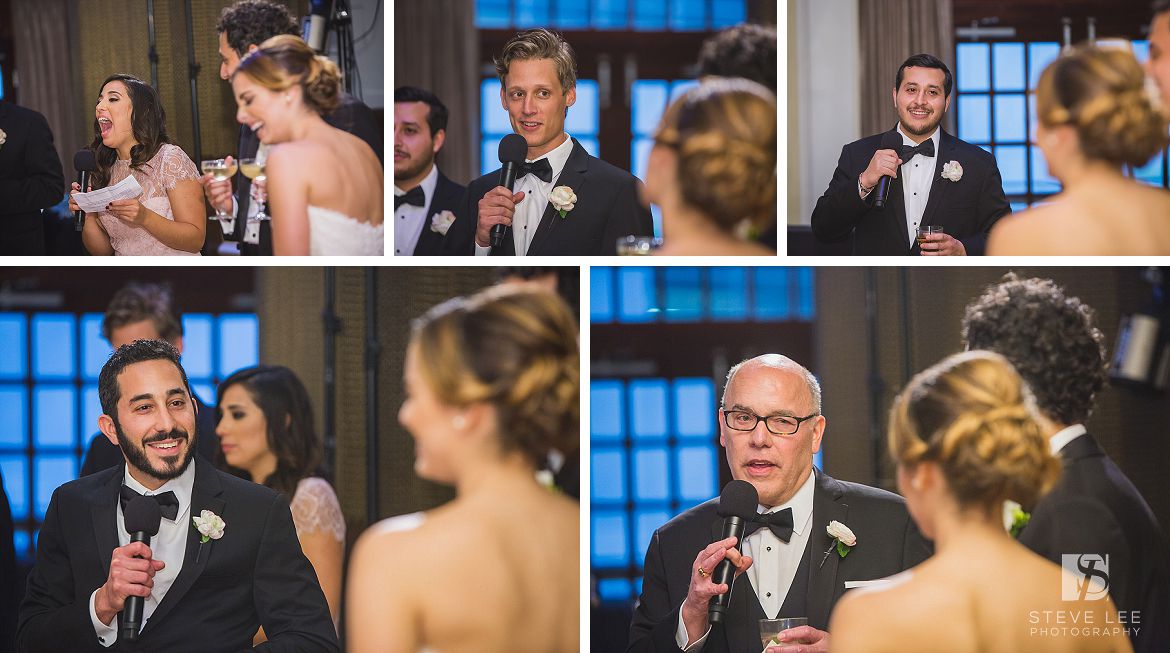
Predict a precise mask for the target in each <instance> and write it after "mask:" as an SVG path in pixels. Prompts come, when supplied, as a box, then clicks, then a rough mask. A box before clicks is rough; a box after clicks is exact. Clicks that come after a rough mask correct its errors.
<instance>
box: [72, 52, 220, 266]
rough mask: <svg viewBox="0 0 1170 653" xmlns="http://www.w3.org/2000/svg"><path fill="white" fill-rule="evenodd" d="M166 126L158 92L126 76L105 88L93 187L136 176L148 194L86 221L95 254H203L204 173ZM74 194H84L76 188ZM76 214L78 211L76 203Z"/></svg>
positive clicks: (87, 241) (85, 233) (85, 236)
mask: <svg viewBox="0 0 1170 653" xmlns="http://www.w3.org/2000/svg"><path fill="white" fill-rule="evenodd" d="M166 123H167V117H166V111H165V110H164V109H163V106H162V101H161V100H160V99H159V96H158V91H156V90H155V89H154V87H153V86H151V85H149V84H147V83H146V82H143V81H142V80H140V79H138V78H137V77H134V76H133V75H124V74H117V75H111V76H109V77H108V78H106V81H104V82H102V86H101V93H100V94H99V95H98V100H97V108H96V109H95V110H94V134H95V136H94V140H93V142H92V143H90V145H89V149H91V150H93V152H94V158H95V159H96V160H97V169H96V170H95V171H94V173H93V176H92V179H93V188H105V187H107V186H113V185H115V184H117V183H118V182H120V181H122V180H123V179H126V178H127V177H130V176H133V177H134V179H135V180H136V181H137V182H138V185H139V186H141V187H142V194H141V195H139V196H138V197H135V198H133V199H123V200H114V201H113V202H110V204H109V205H108V206H107V208H106V210H105V211H102V212H100V213H98V214H96V215H87V216H86V218H85V227H84V228H83V229H82V232H81V240H82V243H83V244H84V245H85V249H86V250H88V251H89V253H90V254H93V255H97V256H109V255H119V256H127V255H132V256H167V255H186V256H194V255H198V254H199V250H200V248H202V247H203V237H204V231H205V229H206V227H207V221H206V219H205V218H204V216H203V206H202V205H203V199H202V197H201V193H200V189H199V171H198V169H197V168H196V167H195V163H194V162H192V161H191V159H190V157H188V156H187V153H186V152H184V151H183V149H182V148H180V147H179V146H178V145H174V144H172V143H171V141H170V137H168V136H167V124H166ZM73 190H74V191H81V190H83V189H82V188H81V187H80V186H79V185H78V184H77V183H76V182H74V183H73ZM84 190H85V191H89V190H90V189H89V188H86V189H84ZM69 209H70V210H71V211H77V210H79V208H78V206H77V203H76V202H75V201H73V200H72V199H71V200H70V202H69Z"/></svg>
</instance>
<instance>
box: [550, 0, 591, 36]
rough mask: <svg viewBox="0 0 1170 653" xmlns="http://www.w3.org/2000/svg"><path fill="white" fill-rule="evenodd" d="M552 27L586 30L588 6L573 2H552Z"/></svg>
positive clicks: (556, 0)
mask: <svg viewBox="0 0 1170 653" xmlns="http://www.w3.org/2000/svg"><path fill="white" fill-rule="evenodd" d="M553 27H557V28H559V29H588V28H589V4H588V3H586V2H575V1H573V0H553Z"/></svg>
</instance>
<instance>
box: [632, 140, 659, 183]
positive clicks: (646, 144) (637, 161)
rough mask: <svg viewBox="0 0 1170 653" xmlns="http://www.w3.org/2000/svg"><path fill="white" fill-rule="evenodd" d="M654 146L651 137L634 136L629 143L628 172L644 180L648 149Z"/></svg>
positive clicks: (648, 154)
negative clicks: (629, 164)
mask: <svg viewBox="0 0 1170 653" xmlns="http://www.w3.org/2000/svg"><path fill="white" fill-rule="evenodd" d="M653 148H654V140H653V139H651V138H640V137H638V138H634V140H633V143H632V144H631V145H630V163H631V164H633V165H631V166H630V174H632V175H634V176H635V177H637V178H638V179H641V180H643V181H645V180H646V166H647V165H649V162H650V150H651V149H653Z"/></svg>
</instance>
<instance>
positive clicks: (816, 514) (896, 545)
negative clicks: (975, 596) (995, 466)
mask: <svg viewBox="0 0 1170 653" xmlns="http://www.w3.org/2000/svg"><path fill="white" fill-rule="evenodd" d="M815 473H816V484H815V486H814V491H813V515H812V533H811V534H810V535H809V541H808V548H807V549H806V551H805V558H804V564H806V565H810V566H809V569H808V571H809V577H808V593H807V596H806V597H805V607H806V609H807V611H808V614H807V616H808V623H809V625H810V626H813V627H815V628H819V629H821V630H825V629H827V628H828V624H829V614H830V613H831V612H832V610H833V606H834V605H835V604H836V603H837V600H838V599H840V598H841V595H842V594H844V593H845V582H846V581H855V580H874V579H877V578H884V577H886V576H890V575H893V574H896V573H898V572H900V571H903V570H905V569H908V568H910V567H913V566H914V565H916V564H918V563H920V562H922V561H923V560H925V559H926V558H928V557H929V556H930V554H931V549H930V546H929V545H928V544H927V543H926V541H925V540H924V539H923V538H922V536H921V535H920V534H919V533H918V528H917V527H916V526H915V525H914V522H913V521H911V519H910V514H909V513H908V512H907V511H906V504H905V501H904V500H903V499H902V497H899V496H898V495H896V494H892V493H890V492H886V491H884V490H879V489H877V488H872V487H868V486H865V485H859V484H856V483H847V482H844V481H838V480H836V479H833V478H830V477H829V476H826V475H824V474H822V473H820V472H819V471H816V472H815ZM718 504H719V499H717V498H716V499H712V500H711V501H708V502H706V503H703V504H700V505H698V506H695V507H694V508H691V509H690V510H688V511H686V512H684V513H682V514H681V515H679V516H677V517H675V518H674V519H672V520H670V521H669V522H667V523H666V525H664V526H662V527H661V528H659V529H658V530H657V531H655V532H654V536H653V538H651V540H650V547H649V549H647V551H646V564H645V568H644V572H643V577H642V595H641V597H639V599H638V604H637V606H636V607H635V608H634V618H633V620H632V621H631V623H630V646H629V648H628V649H627V651H639V652H643V651H646V652H648V651H659V652H661V651H678V650H679V648H678V645H677V644H676V643H675V639H674V635H675V631H676V630H677V628H678V618H679V608H680V607H681V606H682V603H683V599H685V598H686V596H687V588H688V587H689V586H690V578H691V565H692V564H694V562H695V556H696V555H698V553H699V551H701V550H702V549H703V548H704V547H706V546H707V545H708V544H710V543H712V542H715V541H718V540H720V539H723V538H722V528H723V519H722V518H720V517H719V516H718V515H717V514H716V513H715V509H716V507H717V506H718ZM834 520H835V521H839V522H841V523H842V524H845V525H846V526H848V527H849V528H850V529H851V530H852V531H853V533H854V535H856V536H857V545H856V546H854V547H853V549H852V550H851V551H850V552H849V554H848V555H847V556H846V557H844V558H842V557H840V556H839V555H837V552H836V550H834V551H832V552H830V554H829V555H828V556H827V557H825V555H824V552H825V551H826V550H828V549H829V547H830V546H832V544H833V539H832V538H831V537H829V534H828V533H827V532H826V531H825V527H826V526H828V525H829V522H830V521H834ZM822 558H824V563H823V564H822V563H821V559H822ZM762 618H763V608H762V607H760V602H759V599H758V598H757V597H756V594H755V592H754V591H753V588H752V584H751V581H749V580H748V579H747V578H746V577H745V576H743V575H740V577H739V578H738V579H736V581H735V584H734V585H733V586H732V591H731V602H730V604H729V605H728V608H727V614H726V615H725V616H724V621H723V623H722V624H717V625H714V626H713V627H712V629H711V633H710V634H709V635H708V637H707V642H706V644H705V645H704V647H703V653H713V652H715V651H728V652H731V653H743V652H745V651H748V652H754V651H759V650H760V648H761V646H760V634H759V631H758V626H757V623H756V622H757V619H762Z"/></svg>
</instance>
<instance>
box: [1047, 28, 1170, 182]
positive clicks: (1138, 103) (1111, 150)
mask: <svg viewBox="0 0 1170 653" xmlns="http://www.w3.org/2000/svg"><path fill="white" fill-rule="evenodd" d="M1036 93H1037V116H1038V117H1039V119H1040V122H1041V123H1042V124H1043V125H1044V126H1045V127H1056V126H1059V125H1071V126H1072V127H1073V128H1074V129H1075V130H1076V132H1077V135H1078V136H1079V137H1080V142H1081V150H1082V151H1083V152H1084V154H1085V156H1086V157H1088V158H1089V159H1095V160H1099V161H1106V162H1108V163H1111V164H1113V165H1115V166H1118V167H1120V166H1121V165H1122V164H1129V165H1131V166H1134V167H1138V166H1142V165H1145V163H1146V162H1148V161H1149V160H1150V158H1151V157H1153V156H1154V155H1155V154H1156V153H1158V152H1160V151H1161V150H1162V148H1164V147H1165V146H1166V143H1167V140H1168V137H1167V127H1168V124H1170V123H1168V117H1167V114H1166V111H1165V109H1164V108H1163V107H1161V106H1160V104H1161V103H1160V102H1159V101H1158V100H1157V99H1156V96H1155V94H1154V93H1151V92H1150V89H1148V88H1147V85H1146V75H1145V73H1144V72H1143V71H1142V67H1141V65H1140V64H1139V63H1138V61H1137V59H1135V58H1134V56H1133V54H1132V53H1130V52H1129V51H1127V50H1123V49H1120V48H1117V47H1094V46H1078V47H1075V48H1072V49H1071V50H1069V51H1068V52H1067V53H1065V54H1063V55H1061V56H1060V57H1059V58H1057V59H1056V61H1053V62H1052V64H1051V65H1049V66H1048V68H1045V69H1044V72H1043V74H1041V75H1040V83H1039V85H1038V86H1037V89H1036Z"/></svg>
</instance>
